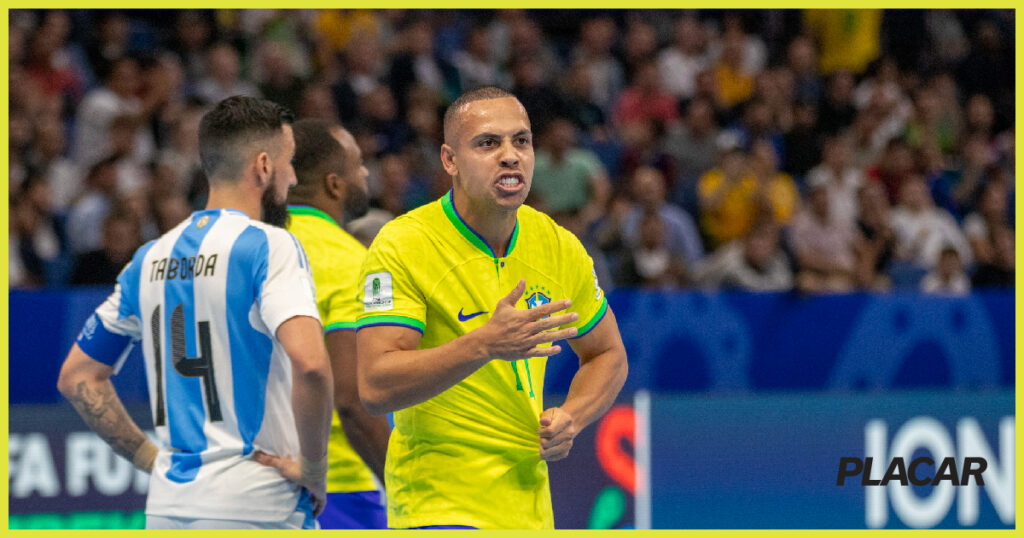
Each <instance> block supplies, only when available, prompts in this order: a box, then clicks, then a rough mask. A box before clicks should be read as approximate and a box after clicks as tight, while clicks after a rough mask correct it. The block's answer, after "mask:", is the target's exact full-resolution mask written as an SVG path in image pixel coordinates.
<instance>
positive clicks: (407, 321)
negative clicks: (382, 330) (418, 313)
mask: <svg viewBox="0 0 1024 538" xmlns="http://www.w3.org/2000/svg"><path fill="white" fill-rule="evenodd" d="M373 325H400V326H402V327H409V328H410V329H416V330H417V331H419V332H421V333H422V332H423V330H424V329H425V328H426V325H424V323H423V322H422V321H420V320H418V319H416V318H410V317H408V316H368V317H365V318H363V319H361V320H359V321H357V322H356V329H357V330H358V329H363V328H366V327H371V326H373Z"/></svg>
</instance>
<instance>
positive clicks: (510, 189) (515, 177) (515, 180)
mask: <svg viewBox="0 0 1024 538" xmlns="http://www.w3.org/2000/svg"><path fill="white" fill-rule="evenodd" d="M497 185H498V189H499V190H501V191H504V192H507V193H515V192H519V191H520V190H521V189H522V188H523V187H524V186H525V185H526V182H524V181H523V175H522V174H502V175H501V176H499V177H498V182H497Z"/></svg>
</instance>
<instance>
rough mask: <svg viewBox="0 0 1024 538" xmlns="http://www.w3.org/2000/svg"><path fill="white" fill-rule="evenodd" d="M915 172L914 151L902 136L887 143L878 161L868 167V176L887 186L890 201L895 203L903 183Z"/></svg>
mask: <svg viewBox="0 0 1024 538" xmlns="http://www.w3.org/2000/svg"><path fill="white" fill-rule="evenodd" d="M913 173H914V153H913V151H911V149H910V146H908V145H907V143H906V142H904V141H903V140H902V139H900V138H893V139H892V140H890V141H889V143H888V144H886V145H885V152H884V153H883V154H882V156H881V158H880V159H879V160H878V162H877V163H876V164H875V165H874V166H872V167H870V168H868V169H867V171H866V174H867V177H868V178H869V179H871V180H873V181H878V182H880V183H881V184H882V186H883V187H885V192H886V195H887V196H888V197H889V202H890V203H895V202H896V200H897V198H898V196H899V193H900V191H901V190H902V189H903V184H904V183H906V182H907V181H909V179H910V177H911V176H912V175H913Z"/></svg>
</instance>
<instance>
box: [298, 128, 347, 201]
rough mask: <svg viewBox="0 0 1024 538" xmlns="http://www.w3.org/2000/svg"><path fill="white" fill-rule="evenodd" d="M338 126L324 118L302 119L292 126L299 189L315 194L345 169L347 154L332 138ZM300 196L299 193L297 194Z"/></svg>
mask: <svg viewBox="0 0 1024 538" xmlns="http://www.w3.org/2000/svg"><path fill="white" fill-rule="evenodd" d="M333 127H335V125H334V124H332V123H330V122H328V121H324V120H320V119H311V118H307V119H302V120H299V121H297V122H295V124H294V125H292V129H293V131H294V132H295V157H294V158H293V159H292V166H294V167H295V177H296V179H297V180H298V183H297V184H296V185H295V188H294V189H293V191H294V190H295V189H298V190H300V191H307V190H308V191H313V190H315V188H316V187H317V186H318V185H319V182H320V181H321V180H322V179H323V177H324V176H325V175H327V174H328V173H330V172H340V171H342V170H344V169H345V151H344V149H343V148H342V147H341V144H339V143H338V141H337V139H335V138H334V137H333V136H331V129H332V128H333ZM296 194H298V193H296Z"/></svg>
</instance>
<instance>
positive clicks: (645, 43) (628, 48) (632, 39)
mask: <svg viewBox="0 0 1024 538" xmlns="http://www.w3.org/2000/svg"><path fill="white" fill-rule="evenodd" d="M657 52H658V32H657V30H655V28H654V26H653V25H652V24H651V23H649V22H647V21H645V20H644V19H642V18H641V17H640V16H638V15H637V16H632V17H629V19H628V22H627V23H626V32H625V34H623V36H622V59H623V63H624V65H625V68H626V78H627V79H631V78H633V74H634V73H635V70H636V69H637V68H638V67H640V66H641V65H643V64H644V63H646V62H649V61H652V60H654V58H655V57H656V56H657ZM658 83H659V86H660V84H661V80H660V76H659V80H658Z"/></svg>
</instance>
